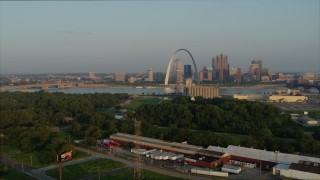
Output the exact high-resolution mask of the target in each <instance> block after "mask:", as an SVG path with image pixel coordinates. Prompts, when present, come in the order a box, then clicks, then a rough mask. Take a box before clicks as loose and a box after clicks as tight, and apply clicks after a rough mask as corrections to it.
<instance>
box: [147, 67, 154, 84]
mask: <svg viewBox="0 0 320 180" xmlns="http://www.w3.org/2000/svg"><path fill="white" fill-rule="evenodd" d="M148 81H149V82H152V81H153V71H152V68H149V69H148Z"/></svg>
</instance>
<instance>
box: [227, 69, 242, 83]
mask: <svg viewBox="0 0 320 180" xmlns="http://www.w3.org/2000/svg"><path fill="white" fill-rule="evenodd" d="M230 76H231V78H232V79H233V81H234V82H241V76H242V74H241V68H230Z"/></svg>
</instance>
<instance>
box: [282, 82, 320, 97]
mask: <svg viewBox="0 0 320 180" xmlns="http://www.w3.org/2000/svg"><path fill="white" fill-rule="evenodd" d="M287 87H288V88H292V89H295V88H303V89H304V90H305V91H308V90H310V89H312V88H314V89H317V90H318V92H319V94H320V84H318V85H317V84H307V83H298V82H296V81H292V82H290V83H288V84H287Z"/></svg>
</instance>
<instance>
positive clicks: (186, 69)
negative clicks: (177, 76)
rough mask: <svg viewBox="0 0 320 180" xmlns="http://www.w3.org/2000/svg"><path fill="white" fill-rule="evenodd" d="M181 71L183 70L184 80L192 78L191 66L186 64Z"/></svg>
mask: <svg viewBox="0 0 320 180" xmlns="http://www.w3.org/2000/svg"><path fill="white" fill-rule="evenodd" d="M183 69H184V74H183V78H185V79H187V78H191V77H192V70H191V65H189V64H186V65H184V68H183Z"/></svg>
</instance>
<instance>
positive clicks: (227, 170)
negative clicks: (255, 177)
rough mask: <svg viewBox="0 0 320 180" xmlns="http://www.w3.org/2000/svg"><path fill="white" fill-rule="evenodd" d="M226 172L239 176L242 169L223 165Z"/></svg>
mask: <svg viewBox="0 0 320 180" xmlns="http://www.w3.org/2000/svg"><path fill="white" fill-rule="evenodd" d="M221 170H222V171H224V172H229V173H234V174H239V173H240V172H241V167H239V166H232V165H223V167H222V168H221Z"/></svg>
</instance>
